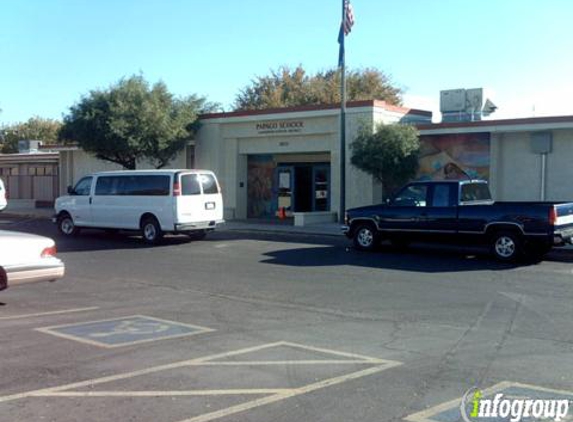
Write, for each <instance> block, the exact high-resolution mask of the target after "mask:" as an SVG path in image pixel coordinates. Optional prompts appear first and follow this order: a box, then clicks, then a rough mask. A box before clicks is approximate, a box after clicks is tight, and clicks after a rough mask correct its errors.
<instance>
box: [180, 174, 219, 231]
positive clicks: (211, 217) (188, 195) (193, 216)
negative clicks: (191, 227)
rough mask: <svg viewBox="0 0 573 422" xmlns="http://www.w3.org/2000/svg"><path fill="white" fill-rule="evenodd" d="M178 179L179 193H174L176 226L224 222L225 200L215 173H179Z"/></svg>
mask: <svg viewBox="0 0 573 422" xmlns="http://www.w3.org/2000/svg"><path fill="white" fill-rule="evenodd" d="M177 177H178V178H179V179H178V182H179V186H178V189H179V192H177V191H175V192H174V198H175V202H176V211H175V213H176V218H175V220H176V224H187V223H202V222H211V221H214V222H221V221H222V220H223V199H222V197H221V190H220V189H219V184H218V183H217V179H216V177H215V175H214V174H213V173H211V172H200V173H195V172H193V173H191V172H190V173H178V176H177Z"/></svg>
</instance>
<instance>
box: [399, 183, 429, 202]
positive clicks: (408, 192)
mask: <svg viewBox="0 0 573 422" xmlns="http://www.w3.org/2000/svg"><path fill="white" fill-rule="evenodd" d="M427 192H428V186H427V185H422V184H413V185H409V186H406V187H405V188H404V189H402V190H401V191H400V192H399V193H398V195H396V197H395V198H394V200H393V201H392V205H397V206H402V207H425V206H426V195H427Z"/></svg>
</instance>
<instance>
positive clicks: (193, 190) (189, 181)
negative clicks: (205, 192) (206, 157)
mask: <svg viewBox="0 0 573 422" xmlns="http://www.w3.org/2000/svg"><path fill="white" fill-rule="evenodd" d="M181 194H182V195H199V194H201V187H200V186H199V180H197V175H196V174H184V175H182V176H181Z"/></svg>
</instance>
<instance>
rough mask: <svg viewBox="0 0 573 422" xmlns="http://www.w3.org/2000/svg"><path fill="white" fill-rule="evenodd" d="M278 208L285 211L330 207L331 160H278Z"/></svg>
mask: <svg viewBox="0 0 573 422" xmlns="http://www.w3.org/2000/svg"><path fill="white" fill-rule="evenodd" d="M276 181H277V182H276V185H277V186H278V190H277V198H276V204H277V210H278V209H281V208H284V210H285V211H286V212H287V214H292V213H293V212H313V211H329V210H330V163H300V164H299V163H296V164H288V165H286V164H279V165H278V166H277V169H276Z"/></svg>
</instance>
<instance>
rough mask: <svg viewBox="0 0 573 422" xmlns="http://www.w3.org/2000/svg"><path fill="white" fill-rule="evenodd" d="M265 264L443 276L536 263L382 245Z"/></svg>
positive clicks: (304, 252)
mask: <svg viewBox="0 0 573 422" xmlns="http://www.w3.org/2000/svg"><path fill="white" fill-rule="evenodd" d="M265 255H266V256H268V257H269V258H268V259H266V260H263V261H262V262H263V263H266V264H274V265H287V266H293V267H321V266H339V265H350V266H359V267H368V268H378V269H391V270H401V271H415V272H424V273H444V272H462V271H483V270H493V271H503V270H509V269H513V268H517V267H523V266H527V265H535V264H537V263H536V262H527V261H524V262H519V263H515V264H513V263H502V262H497V261H495V260H494V259H493V258H492V257H491V256H490V255H489V254H488V253H487V251H486V250H485V249H481V250H478V249H477V248H472V249H470V248H459V247H454V246H443V245H439V246H435V245H425V244H424V245H422V244H420V245H418V244H416V245H413V246H411V247H409V248H408V249H407V250H405V251H397V250H396V249H394V248H392V247H391V246H388V245H382V246H380V247H379V248H378V250H376V251H374V252H361V251H358V250H355V249H354V248H351V247H347V248H339V247H329V246H327V247H325V246H321V247H313V248H300V249H285V250H279V251H274V252H269V253H267V254H265ZM546 260H548V261H560V262H573V254H572V253H569V254H561V256H559V255H558V253H552V254H550V255H549V256H548V257H547V258H546Z"/></svg>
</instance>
